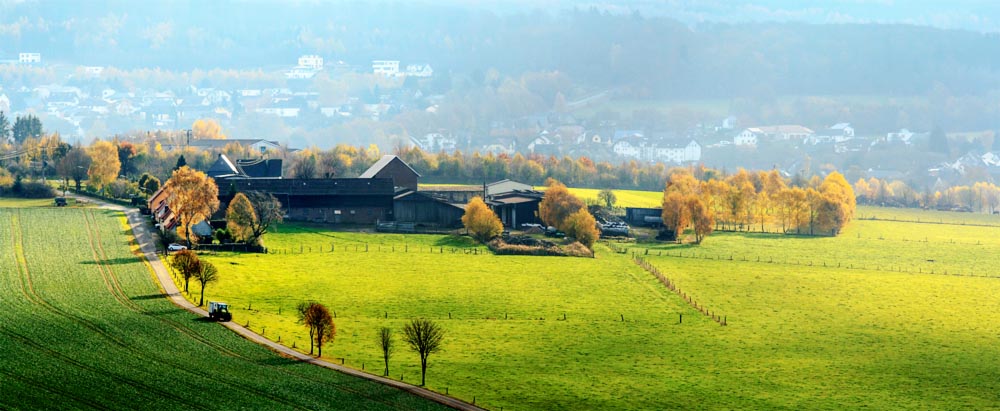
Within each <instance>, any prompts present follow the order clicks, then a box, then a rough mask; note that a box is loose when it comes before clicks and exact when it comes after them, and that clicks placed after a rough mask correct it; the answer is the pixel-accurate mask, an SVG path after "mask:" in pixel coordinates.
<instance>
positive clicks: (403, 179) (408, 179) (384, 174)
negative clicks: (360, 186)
mask: <svg viewBox="0 0 1000 411" xmlns="http://www.w3.org/2000/svg"><path fill="white" fill-rule="evenodd" d="M375 178H391V179H392V184H393V185H394V186H396V187H405V188H409V189H411V190H416V189H417V175H416V174H415V173H414V172H413V170H411V169H410V168H409V167H407V166H406V164H403V161H402V160H395V161H393V162H391V163H389V164H388V165H386V166H385V167H384V168H382V170H379V172H378V173H376V174H375Z"/></svg>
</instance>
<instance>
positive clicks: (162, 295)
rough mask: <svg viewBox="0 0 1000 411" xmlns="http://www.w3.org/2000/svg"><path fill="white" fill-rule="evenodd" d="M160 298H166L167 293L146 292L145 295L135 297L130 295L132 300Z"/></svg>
mask: <svg viewBox="0 0 1000 411" xmlns="http://www.w3.org/2000/svg"><path fill="white" fill-rule="evenodd" d="M160 298H167V295H166V294H163V293H160V294H147V295H139V296H135V297H132V298H131V299H132V300H156V299H160Z"/></svg>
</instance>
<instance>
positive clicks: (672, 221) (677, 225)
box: [661, 191, 691, 242]
mask: <svg viewBox="0 0 1000 411" xmlns="http://www.w3.org/2000/svg"><path fill="white" fill-rule="evenodd" d="M685 198H686V196H684V195H683V194H681V193H679V192H677V191H672V192H669V193H665V194H664V196H663V211H662V213H661V217H663V226H664V227H666V228H667V229H668V230H670V231H672V232H673V233H674V238H675V239H676V240H677V242H680V241H681V238H682V237H683V234H684V229H685V228H687V226H688V224H691V210H690V209H689V208H688V207H687V201H686V200H685Z"/></svg>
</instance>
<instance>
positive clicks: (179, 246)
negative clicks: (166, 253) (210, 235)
mask: <svg viewBox="0 0 1000 411" xmlns="http://www.w3.org/2000/svg"><path fill="white" fill-rule="evenodd" d="M187 249H188V248H187V246H185V245H183V244H177V243H170V245H168V246H167V250H170V251H180V250H187Z"/></svg>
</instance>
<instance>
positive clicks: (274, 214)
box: [246, 191, 285, 244]
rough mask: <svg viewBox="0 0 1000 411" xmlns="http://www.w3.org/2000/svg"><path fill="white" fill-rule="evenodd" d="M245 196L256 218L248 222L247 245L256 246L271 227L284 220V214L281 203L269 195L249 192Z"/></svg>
mask: <svg viewBox="0 0 1000 411" xmlns="http://www.w3.org/2000/svg"><path fill="white" fill-rule="evenodd" d="M246 195H247V199H248V200H250V205H251V206H252V208H253V211H254V213H255V214H256V216H257V219H256V220H253V221H250V238H249V239H247V243H248V244H257V243H258V240H259V239H260V237H261V236H263V235H264V234H267V230H268V229H269V228H271V226H272V225H274V224H278V223H281V222H282V221H283V220H284V215H285V213H284V212H283V211H281V202H280V201H278V198H277V197H275V196H274V195H273V194H271V193H263V192H260V191H250V192H248V193H246Z"/></svg>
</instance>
